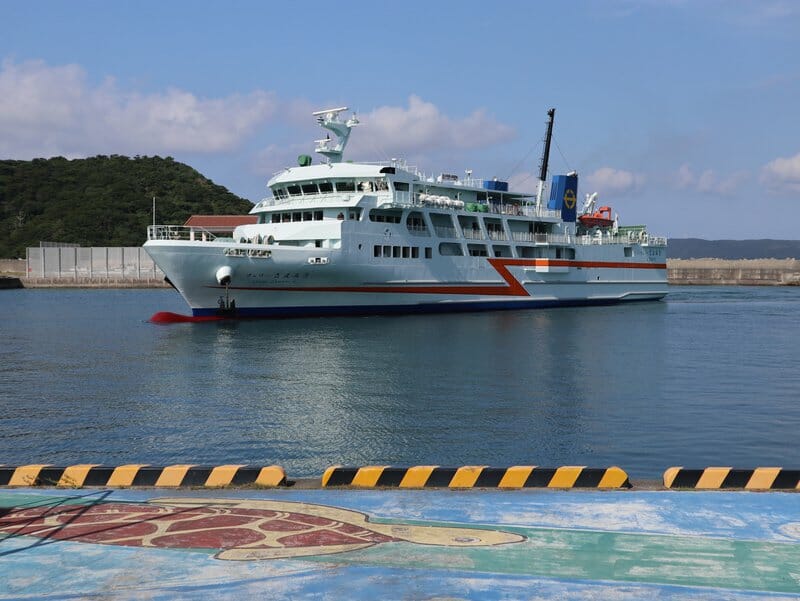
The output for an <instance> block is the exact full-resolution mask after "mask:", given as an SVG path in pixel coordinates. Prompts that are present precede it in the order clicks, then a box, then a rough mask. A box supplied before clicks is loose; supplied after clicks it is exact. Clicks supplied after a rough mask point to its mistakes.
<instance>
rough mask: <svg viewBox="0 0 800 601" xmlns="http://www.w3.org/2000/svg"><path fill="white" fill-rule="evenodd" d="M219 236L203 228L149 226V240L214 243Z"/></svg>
mask: <svg viewBox="0 0 800 601" xmlns="http://www.w3.org/2000/svg"><path fill="white" fill-rule="evenodd" d="M216 238H217V236H216V235H215V234H212V233H211V232H209V231H208V230H206V229H203V228H201V227H194V226H189V225H149V226H147V239H148V240H187V241H190V242H212V241H213V240H215V239H216Z"/></svg>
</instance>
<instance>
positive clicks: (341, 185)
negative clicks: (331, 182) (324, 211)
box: [336, 180, 356, 192]
mask: <svg viewBox="0 0 800 601" xmlns="http://www.w3.org/2000/svg"><path fill="white" fill-rule="evenodd" d="M336 191H337V192H355V191H356V183H355V182H354V181H353V180H342V181H340V182H336Z"/></svg>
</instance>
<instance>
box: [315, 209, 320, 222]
mask: <svg viewBox="0 0 800 601" xmlns="http://www.w3.org/2000/svg"><path fill="white" fill-rule="evenodd" d="M314 221H322V211H314Z"/></svg>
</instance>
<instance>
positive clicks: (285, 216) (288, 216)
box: [281, 213, 292, 223]
mask: <svg viewBox="0 0 800 601" xmlns="http://www.w3.org/2000/svg"><path fill="white" fill-rule="evenodd" d="M291 220H292V214H291V213H284V214H283V217H281V221H283V222H284V223H288V222H290V221H291Z"/></svg>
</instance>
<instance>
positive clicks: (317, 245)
mask: <svg viewBox="0 0 800 601" xmlns="http://www.w3.org/2000/svg"><path fill="white" fill-rule="evenodd" d="M314 247H315V248H322V240H314Z"/></svg>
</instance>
